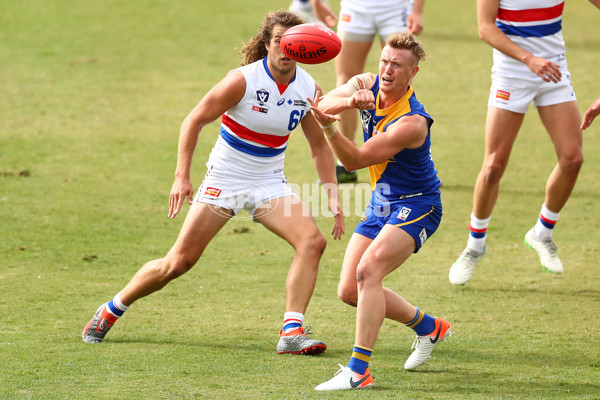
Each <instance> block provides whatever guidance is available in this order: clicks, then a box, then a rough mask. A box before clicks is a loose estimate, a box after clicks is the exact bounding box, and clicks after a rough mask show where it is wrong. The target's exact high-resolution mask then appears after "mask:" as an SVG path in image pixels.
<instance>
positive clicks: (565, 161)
mask: <svg viewBox="0 0 600 400" xmlns="http://www.w3.org/2000/svg"><path fill="white" fill-rule="evenodd" d="M538 112H539V114H540V118H541V119H542V122H543V123H544V126H545V127H546V130H547V131H548V135H550V138H551V139H552V142H553V143H554V149H555V151H556V156H557V157H558V164H556V167H554V170H553V171H552V173H551V174H550V176H549V177H548V181H547V182H546V199H545V204H546V207H548V209H549V210H551V211H554V212H560V210H562V208H563V207H564V205H565V204H566V202H567V200H568V199H569V196H570V195H571V192H572V191H573V188H574V187H575V182H577V176H578V175H579V170H580V169H581V165H582V164H583V152H582V142H583V139H582V134H581V129H579V126H580V125H581V120H580V117H579V108H578V107H577V102H575V101H571V102H567V103H560V104H555V105H552V106H543V107H538Z"/></svg>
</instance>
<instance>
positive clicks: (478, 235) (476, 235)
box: [471, 231, 486, 239]
mask: <svg viewBox="0 0 600 400" xmlns="http://www.w3.org/2000/svg"><path fill="white" fill-rule="evenodd" d="M485 234H486V232H473V231H471V236H472V237H474V238H475V239H481V238H484V237H485Z"/></svg>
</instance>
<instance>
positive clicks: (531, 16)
mask: <svg viewBox="0 0 600 400" xmlns="http://www.w3.org/2000/svg"><path fill="white" fill-rule="evenodd" d="M538 6H541V7H538ZM563 8H564V0H528V1H527V0H525V1H524V0H512V1H506V0H505V1H501V2H500V7H499V9H498V15H497V17H496V25H497V26H498V28H500V30H501V31H502V32H504V33H505V34H506V35H512V36H521V37H544V36H550V35H554V34H556V33H558V32H560V31H561V30H562V13H563Z"/></svg>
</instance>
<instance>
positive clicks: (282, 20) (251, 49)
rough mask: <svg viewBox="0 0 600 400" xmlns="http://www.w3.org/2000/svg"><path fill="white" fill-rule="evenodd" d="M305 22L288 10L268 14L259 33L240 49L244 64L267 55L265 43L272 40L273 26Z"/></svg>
mask: <svg viewBox="0 0 600 400" xmlns="http://www.w3.org/2000/svg"><path fill="white" fill-rule="evenodd" d="M303 23H304V21H303V20H302V18H300V17H299V16H298V15H296V14H294V13H293V12H290V11H287V10H279V11H275V12H272V13H269V14H267V15H266V16H265V19H264V20H263V22H262V24H261V26H260V28H259V30H258V33H257V34H256V35H255V36H254V37H253V38H252V40H251V41H249V42H248V43H246V44H245V45H244V46H243V47H242V48H241V50H240V55H241V56H242V65H248V64H252V63H253V62H255V61H258V60H262V59H263V58H265V57H266V56H267V49H266V47H265V44H268V43H269V42H270V41H271V39H272V35H273V28H274V27H275V25H281V26H283V27H285V28H291V27H292V26H296V25H300V24H303Z"/></svg>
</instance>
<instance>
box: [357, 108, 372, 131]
mask: <svg viewBox="0 0 600 400" xmlns="http://www.w3.org/2000/svg"><path fill="white" fill-rule="evenodd" d="M371 118H372V117H371V113H370V112H368V111H364V110H363V111H361V112H360V120H361V122H362V126H363V129H364V130H365V131H367V132H369V126H370V125H371Z"/></svg>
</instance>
